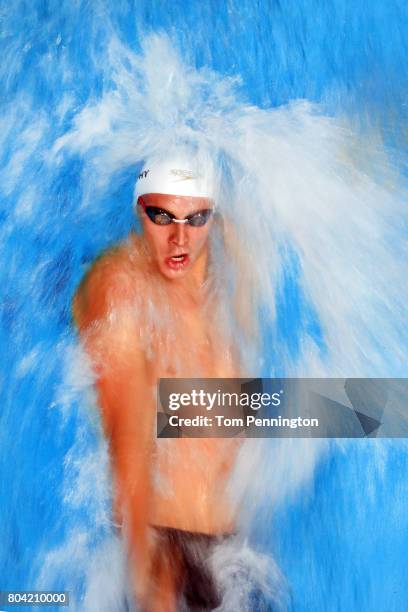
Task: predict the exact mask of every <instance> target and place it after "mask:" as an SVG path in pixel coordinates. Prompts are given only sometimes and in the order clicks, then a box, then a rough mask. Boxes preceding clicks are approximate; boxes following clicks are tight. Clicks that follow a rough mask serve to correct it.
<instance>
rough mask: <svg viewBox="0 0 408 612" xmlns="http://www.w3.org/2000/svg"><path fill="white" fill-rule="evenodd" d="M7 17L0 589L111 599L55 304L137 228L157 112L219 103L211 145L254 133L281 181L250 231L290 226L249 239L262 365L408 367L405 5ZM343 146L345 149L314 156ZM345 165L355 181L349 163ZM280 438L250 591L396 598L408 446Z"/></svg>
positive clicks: (233, 4)
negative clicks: (255, 269) (257, 266)
mask: <svg viewBox="0 0 408 612" xmlns="http://www.w3.org/2000/svg"><path fill="white" fill-rule="evenodd" d="M0 24H1V25H0V32H1V36H0V48H1V56H2V62H1V66H0V72H1V83H2V87H1V104H2V113H1V116H0V125H1V129H0V140H1V156H2V158H1V168H0V172H1V180H0V233H1V241H0V249H1V256H2V262H3V265H2V266H1V271H0V276H1V287H2V307H1V325H0V350H1V353H2V363H3V368H2V374H1V389H2V401H1V408H0V422H1V426H0V474H1V477H0V542H1V545H0V588H1V589H3V590H14V589H20V590H28V589H32V588H44V589H47V590H51V589H53V590H60V589H61V590H69V591H70V592H71V597H72V602H73V609H77V610H81V611H82V610H95V611H96V610H98V611H99V610H105V609H106V610H115V609H117V610H120V609H121V604H120V601H121V597H123V588H124V587H123V584H124V579H123V573H124V570H123V566H122V561H121V559H122V557H121V554H120V544H118V543H117V542H116V540H112V536H111V533H110V523H109V520H110V514H109V478H108V468H107V456H106V448H105V447H104V445H103V442H102V441H101V435H100V431H99V429H98V422H97V419H96V418H90V416H89V415H90V414H96V413H92V412H91V411H89V410H88V407H89V406H90V405H92V404H93V403H94V398H93V396H92V390H91V384H90V380H91V379H90V375H89V373H87V372H86V371H84V369H83V367H82V366H81V365H80V364H81V363H82V362H81V356H80V354H79V348H78V345H77V340H76V337H75V333H74V331H73V329H72V327H71V314H70V302H71V299H72V296H73V293H74V291H75V288H76V286H77V285H78V282H79V280H80V279H81V277H82V275H83V274H84V271H85V270H86V269H87V266H88V265H89V263H90V262H91V261H92V260H93V259H94V258H95V257H96V255H97V254H98V253H100V251H101V250H103V249H104V248H106V247H107V246H109V245H111V244H114V243H116V242H117V241H118V240H120V239H121V238H123V237H124V236H126V234H127V233H128V231H129V228H130V227H134V226H135V220H134V216H133V212H132V206H131V202H132V192H133V185H134V180H135V177H136V175H137V172H138V168H139V167H140V164H141V162H142V159H143V152H144V151H145V149H144V148H143V146H144V145H143V143H144V142H147V143H150V144H151V143H152V142H154V141H155V139H156V138H157V137H158V134H160V133H162V132H163V126H165V127H166V126H167V127H168V128H169V129H173V130H177V129H185V130H187V129H192V130H193V131H194V129H199V130H201V131H203V133H205V130H206V129H208V130H209V131H211V130H213V132H212V136H211V138H212V139H213V141H214V142H216V141H217V138H218V137H221V136H220V135H219V134H218V132H217V129H216V128H213V127H211V126H213V123H212V122H214V121H215V118H218V119H219V118H220V117H221V119H220V121H222V122H223V123H222V126H223V128H224V127H225V128H226V129H225V131H224V129H223V130H219V132H221V131H222V132H223V141H222V144H223V146H224V147H225V149H226V150H229V151H230V152H231V151H233V150H234V149H235V148H236V143H237V142H240V143H242V142H243V141H244V140H245V138H248V142H249V145H248V146H249V149H248V151H247V152H246V153H245V151H241V152H240V153H239V154H238V153H237V156H238V157H237V161H238V162H239V163H241V164H242V167H244V168H248V169H250V170H251V171H252V172H253V176H255V177H259V180H260V184H262V185H266V183H265V182H262V181H265V180H266V179H265V177H264V176H263V166H264V165H265V159H267V160H268V163H270V165H271V168H272V170H273V168H274V167H276V168H277V170H276V172H277V175H276V177H275V179H276V180H275V182H274V183H273V185H278V183H279V180H278V179H279V177H283V179H282V185H281V186H279V187H276V190H277V191H276V194H275V195H274V196H273V197H274V198H275V200H276V207H275V208H271V209H270V210H269V212H268V208H267V206H268V204H267V203H265V204H264V205H265V207H266V208H265V209H263V211H264V212H266V215H265V216H263V217H262V218H263V219H265V218H267V219H268V220H269V221H268V222H269V223H270V225H271V233H270V234H265V236H273V232H274V231H275V228H274V227H272V226H273V225H274V220H275V219H276V220H279V227H280V230H279V236H280V237H281V234H282V235H284V234H285V233H286V234H285V235H287V237H288V238H287V243H285V241H284V240H283V241H282V244H281V248H282V251H279V256H278V255H277V254H276V252H275V251H274V250H273V248H272V246H271V244H269V243H268V244H266V243H265V242H264V243H263V246H262V248H261V250H262V249H263V252H262V253H261V254H260V255H259V258H260V261H261V262H263V264H262V265H264V268H262V269H263V270H268V266H269V265H270V269H271V276H272V275H274V279H275V280H276V283H275V284H274V285H273V287H272V289H271V291H273V292H274V303H275V304H276V316H275V313H272V311H271V308H270V307H269V306H268V304H270V303H269V302H268V300H267V299H266V300H265V302H268V304H266V305H265V303H264V304H260V309H259V310H260V317H261V320H262V331H263V334H262V336H263V340H262V351H261V352H262V359H263V360H262V363H261V365H259V374H262V375H265V376H267V375H277V376H282V375H284V374H285V373H291V374H292V375H293V373H306V374H307V375H311V374H312V373H313V372H315V371H316V372H318V373H321V372H324V373H326V374H329V375H352V376H358V375H362V376H381V375H383V376H406V375H407V366H406V363H407V354H408V351H407V331H406V316H405V312H404V309H403V306H404V304H405V301H406V298H407V294H408V291H407V286H406V284H404V283H406V278H405V276H404V270H405V266H406V258H407V252H406V229H407V217H406V212H405V211H404V209H403V205H404V203H405V195H406V184H405V181H406V162H407V154H408V151H407V145H406V137H405V133H404V126H405V125H406V123H407V119H408V117H407V114H408V111H407V105H406V91H407V85H408V46H407V43H406V39H407V31H408V10H407V8H406V6H405V4H404V3H403V2H402V1H400V0H392V1H390V2H384V1H383V0H373V1H372V2H371V3H370V4H369V5H368V4H367V3H366V2H363V1H362V0H356V1H354V2H351V1H350V0H327V1H326V2H321V1H319V0H286V1H285V2H281V1H279V0H268V1H266V2H254V1H253V0H252V1H250V0H240V1H238V0H221V1H220V2H216V1H215V0H208V1H206V2H199V1H198V0H194V1H192V0H191V1H187V2H181V1H180V0H174V1H171V2H170V1H169V0H160V1H154V0H138V1H137V2H136V1H130V0H129V1H125V0H117V1H116V2H113V1H112V0H106V1H102V0H95V1H94V2H86V1H84V0H74V1H71V2H68V1H66V0H62V1H60V2H55V1H54V2H47V1H39V0H38V1H37V2H25V1H22V0H16V1H14V2H13V3H6V2H3V3H1V4H0ZM172 54H174V55H172ZM182 70H185V72H184V73H183V74H182V75H181V76H180V74H181V71H182ZM156 73H157V74H159V75H160V78H161V79H162V80H161V82H160V83H155V82H154V75H155V74H156ZM166 75H167V77H169V79H170V76H171V77H172V81H171V82H170V80H169V82H167V84H166V86H165V88H164V89H163V87H164V86H163V82H165V78H166ZM126 79H129V82H128V81H127V80H126ZM149 79H151V81H149ZM165 94H167V95H168V103H165V102H164V101H163V97H165ZM299 100H306V101H308V103H310V104H311V105H312V106H308V105H304V103H303V102H297V103H295V104H293V101H299ZM143 104H146V106H143ZM287 105H289V106H287ZM313 105H315V106H313ZM95 109H96V110H95ZM87 113H89V114H87ZM263 113H265V114H263ZM203 117H204V119H203ZM218 119H217V120H218ZM205 121H207V123H205ZM200 122H201V123H200ZM220 125H221V124H220ZM180 126H183V127H180ZM265 126H267V127H266V130H265ZM269 126H271V127H270V128H269ZM280 126H283V127H282V128H280ZM296 126H297V127H296ZM269 129H270V131H268V130H269ZM214 134H215V135H214ZM350 134H352V135H351V136H350ZM262 135H265V137H266V140H267V143H266V144H265V142H264V141H263V140H262ZM349 138H350V140H349ZM251 139H252V140H251ZM270 143H272V144H270ZM339 143H340V144H339ZM286 145H287V146H288V147H289V148H288V149H287V150H286V149H285V146H286ZM340 145H341V146H342V147H343V149H342V150H343V152H344V151H345V150H347V155H348V157H347V162H345V163H344V164H343V165H342V163H340V162H338V165H336V164H337V161H336V162H332V161H330V162H327V163H326V162H325V161H324V160H325V159H326V153H327V152H329V153H330V154H331V153H332V152H333V151H334V150H337V149H336V148H335V147H337V146H340ZM261 146H262V147H265V148H264V149H262V150H261ZM265 151H266V152H267V155H266V158H265V154H264V152H265ZM350 151H351V152H350ZM329 153H328V154H329ZM257 155H259V157H257ZM344 155H346V154H344ZM245 156H246V157H245ZM244 158H245V159H244ZM246 163H247V164H248V166H245V164H246ZM279 164H281V165H279ZM353 167H358V168H359V172H360V174H359V175H358V177H359V178H358V180H357V179H355V175H354V174H353V172H350V173H349V174H344V173H346V172H349V171H350V168H353ZM384 168H385V169H384ZM347 169H348V170H347ZM272 170H271V171H272ZM248 171H249V170H248ZM269 171H270V168H269V167H268V169H267V170H266V171H265V174H268V172H269ZM363 176H364V177H366V178H365V179H364V180H363V178H362V177H363ZM303 179H304V180H303ZM271 180H272V179H271ZM353 180H355V181H356V182H355V183H353ZM365 180H366V182H364V181H365ZM291 181H293V182H294V186H293V192H290V191H289V192H286V191H285V189H286V188H285V184H286V183H290V182H291ZM308 181H309V183H308ZM308 184H310V185H312V187H311V188H310V193H309V192H307V193H306V195H304V196H303V195H302V194H303V192H304V191H305V185H308ZM272 187H273V186H272ZM353 194H356V195H355V197H356V200H355V201H354V200H353V201H351V200H350V205H349V206H348V204H347V203H348V201H349V200H348V199H349V198H351V197H354V195H353ZM303 197H304V198H305V199H304V200H302V198H303ZM296 198H298V199H296ZM311 200H313V202H312V203H311ZM289 201H291V202H292V201H293V202H298V204H297V205H298V208H297V209H294V210H291V209H290V207H288V205H287V203H288V202H289ZM327 202H331V203H333V206H334V207H336V206H337V209H336V210H338V211H339V212H338V213H336V214H334V216H333V217H332V216H330V214H326V213H327V209H328V206H327ZM261 205H262V203H261ZM274 206H275V204H274ZM308 206H310V208H308ZM342 207H343V208H342ZM365 207H366V208H365ZM304 211H305V212H304ZM303 212H304V215H305V216H304V217H303V218H302V214H303ZM312 213H313V214H312ZM242 214H243V215H245V214H247V215H248V216H247V217H243V219H244V220H247V221H248V219H254V213H253V211H252V212H251V211H249V212H248V213H245V212H243V213H242ZM353 223H354V224H355V225H353ZM365 223H367V225H364V224H365ZM266 224H267V223H266ZM302 228H304V234H305V235H306V236H304V235H303V232H302V231H301V230H302ZM382 230H383V234H381V231H382ZM251 231H252V230H251ZM253 231H254V232H256V231H257V230H256V229H254V230H253ZM331 232H332V233H331ZM365 235H366V236H367V239H365V238H364V236H365ZM254 236H257V234H254ZM308 236H310V238H309V237H308ZM325 236H326V237H327V236H328V238H327V239H326V238H324V237H325ZM274 253H275V255H276V261H279V262H280V264H279V269H277V270H272V269H273V267H274V261H275V260H274V257H275V255H274ZM262 258H263V259H262ZM330 266H331V267H330ZM325 271H326V272H327V276H324V274H323V273H324V272H325ZM319 279H320V280H319ZM342 283H343V285H342ZM336 287H340V288H341V287H343V289H342V293H338V294H337V293H335V288H336ZM345 287H346V288H347V291H348V299H347V300H346V301H345V302H344V303H343V302H342V296H344V293H345V291H346V289H344V288H345ZM332 291H334V294H333V295H332V294H331V292H332ZM339 291H340V289H339ZM268 295H270V294H268ZM385 296H386V297H385ZM314 368H316V369H314ZM295 442H296V441H294V443H289V442H288V443H287V445H285V444H280V445H279V446H278V445H276V444H274V443H273V441H271V440H267V441H263V442H262V453H261V454H260V456H259V465H258V467H257V470H258V471H257V479H256V480H257V492H256V495H255V494H254V498H253V499H254V504H253V507H252V508H251V511H250V514H249V517H250V518H249V527H248V537H249V541H250V544H251V547H252V548H253V549H254V550H255V551H257V552H258V553H259V554H262V553H265V554H267V556H269V557H271V558H273V559H274V560H275V562H276V564H277V566H278V567H279V572H274V573H273V574H272V573H271V575H270V582H271V584H272V583H273V584H274V585H275V586H276V584H277V583H279V585H278V586H279V588H280V591H281V597H280V598H279V599H276V598H275V599H274V598H273V597H272V596H269V595H265V597H266V599H267V609H270V610H273V609H275V608H279V609H287V610H293V611H294V612H303V611H310V610H313V612H315V611H316V612H326V611H330V612H331V611H343V610H347V611H354V610H356V611H357V610H364V611H374V610H375V611H376V612H379V611H382V610H384V611H387V612H388V611H390V610H395V611H400V610H405V609H406V608H407V605H408V586H407V582H406V580H404V578H405V576H404V568H405V557H406V551H407V547H408V514H407V512H406V511H405V508H406V507H407V503H408V480H407V476H406V474H407V468H408V448H407V444H406V442H405V441H404V440H399V441H398V440H357V441H352V440H350V441H343V442H342V443H337V442H335V441H331V442H330V443H327V444H326V443H321V444H320V443H317V442H316V444H304V445H303V444H300V443H295ZM260 444H261V442H260ZM98 576H102V577H104V578H103V580H100V581H98ZM109 581H110V582H109ZM104 589H105V590H104ZM278 590H279V589H278ZM268 597H269V599H268ZM231 605H232V604H231ZM251 605H252V607H253V608H254V609H256V608H257V607H259V609H261V608H260V603H259V602H258V604H257V603H256V600H255V599H254V600H252V604H251ZM104 606H105V607H104ZM226 606H227V607H226V609H228V601H227V602H226ZM4 609H7V607H4ZM23 609H24V608H23Z"/></svg>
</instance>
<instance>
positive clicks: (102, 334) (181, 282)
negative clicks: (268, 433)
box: [73, 156, 240, 612]
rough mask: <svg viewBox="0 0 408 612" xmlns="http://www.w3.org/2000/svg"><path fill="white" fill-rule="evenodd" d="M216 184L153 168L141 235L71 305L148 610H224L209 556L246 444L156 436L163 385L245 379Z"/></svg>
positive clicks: (142, 192)
mask: <svg viewBox="0 0 408 612" xmlns="http://www.w3.org/2000/svg"><path fill="white" fill-rule="evenodd" d="M208 174H209V173H208ZM212 181H213V179H212V178H211V177H209V176H207V175H205V172H204V173H203V171H202V169H200V170H197V167H196V166H195V163H194V159H188V158H186V157H184V158H183V157H182V156H181V157H179V158H178V157H177V156H176V157H173V158H172V159H171V160H159V161H153V162H151V163H148V164H147V165H146V166H145V168H144V170H143V171H142V172H141V174H140V176H139V178H138V181H137V183H136V190H135V204H136V208H137V214H138V215H139V217H140V221H141V226H142V234H141V235H137V234H135V233H131V234H130V235H129V237H128V239H127V240H126V241H125V242H124V243H123V244H121V245H119V246H118V247H116V248H114V249H112V250H110V251H108V252H106V253H105V254H103V255H102V256H101V257H100V258H99V259H98V260H97V261H96V262H95V263H94V264H93V265H92V267H91V269H90V270H89V271H88V273H87V274H86V276H85V278H84V280H83V281H82V283H81V285H80V287H79V289H78V290H77V292H76V295H75V297H74V301H73V314H74V319H75V322H76V325H77V327H78V330H79V334H80V337H81V340H82V342H83V345H84V347H85V349H86V351H87V353H88V355H89V356H90V359H91V363H92V365H93V369H94V372H95V377H96V388H97V392H98V404H99V407H100V412H101V418H102V424H103V429H104V433H105V435H106V437H107V440H108V442H109V450H110V457H111V464H112V473H113V483H114V491H115V499H114V503H115V508H114V511H115V516H116V521H117V522H118V523H119V524H120V525H121V526H122V530H123V533H124V536H125V538H126V541H127V543H128V551H129V568H130V573H131V582H132V586H133V589H134V595H135V599H136V601H137V602H138V605H140V606H141V607H142V609H143V610H147V611H148V612H155V611H160V612H167V611H168V612H171V611H173V610H177V609H178V607H179V606H180V605H181V602H182V601H183V602H184V603H183V605H187V607H188V609H190V610H211V609H214V608H216V607H217V606H219V605H220V602H221V597H220V593H219V592H218V589H217V580H216V577H214V576H213V575H212V573H211V569H210V566H209V563H208V559H209V556H210V555H211V551H212V549H213V548H214V546H215V545H216V544H217V543H218V542H220V541H223V540H224V539H225V538H226V537H228V536H229V535H230V534H232V533H233V531H234V529H235V526H234V512H235V511H234V508H233V507H232V505H231V503H230V501H229V500H228V498H227V495H226V484H227V482H228V478H229V476H230V472H231V469H232V466H233V464H234V460H235V455H236V452H237V450H238V448H239V442H240V441H239V440H238V439H230V440H226V439H219V438H218V439H217V438H205V439H204V438H201V439H197V438H196V439H188V438H181V439H157V438H156V435H155V423H156V387H157V381H158V380H159V378H170V377H174V378H176V377H178V378H181V377H183V378H193V377H195V378H197V377H200V378H216V377H218V378H221V377H222V378H233V377H238V376H239V374H240V373H239V368H238V359H237V357H236V351H235V349H234V347H233V346H232V345H231V341H230V338H227V337H226V336H225V334H224V333H223V329H221V327H220V326H217V324H216V321H217V316H216V314H217V308H218V306H219V304H218V301H217V297H216V292H214V291H212V290H211V282H210V279H209V266H210V255H211V254H210V240H209V239H210V235H211V233H212V232H213V231H214V225H215V224H216V223H217V222H218V221H217V218H216V217H217V215H216V211H215V202H214V194H213V191H214V189H213V183H212Z"/></svg>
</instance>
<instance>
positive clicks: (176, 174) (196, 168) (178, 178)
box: [135, 156, 215, 201]
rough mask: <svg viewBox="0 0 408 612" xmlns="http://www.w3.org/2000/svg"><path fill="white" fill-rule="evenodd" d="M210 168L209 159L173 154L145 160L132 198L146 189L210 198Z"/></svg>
mask: <svg viewBox="0 0 408 612" xmlns="http://www.w3.org/2000/svg"><path fill="white" fill-rule="evenodd" d="M214 191H215V189H214V172H213V168H212V164H211V163H209V160H208V161H207V162H205V161H204V160H203V159H202V160H199V158H194V157H193V158H191V159H188V158H187V157H185V156H182V157H180V156H177V157H173V158H171V159H165V160H163V159H160V160H152V161H150V162H147V163H146V164H145V166H144V167H143V170H142V171H141V173H140V174H139V176H138V179H137V182H136V187H135V200H136V201H137V199H138V198H139V197H140V196H142V195H145V194H147V193H162V194H164V195H179V196H190V197H197V198H211V199H213V198H214Z"/></svg>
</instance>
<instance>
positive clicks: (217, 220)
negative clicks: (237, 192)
mask: <svg viewBox="0 0 408 612" xmlns="http://www.w3.org/2000/svg"><path fill="white" fill-rule="evenodd" d="M213 219H214V224H215V225H216V227H217V228H218V229H219V230H220V231H221V233H222V234H224V218H223V216H222V214H221V213H220V212H219V211H218V210H216V211H215V213H214V215H213Z"/></svg>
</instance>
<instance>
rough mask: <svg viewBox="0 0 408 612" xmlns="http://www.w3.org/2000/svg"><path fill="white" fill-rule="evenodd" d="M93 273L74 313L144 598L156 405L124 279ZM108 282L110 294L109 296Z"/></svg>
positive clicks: (137, 584)
mask: <svg viewBox="0 0 408 612" xmlns="http://www.w3.org/2000/svg"><path fill="white" fill-rule="evenodd" d="M105 276H106V275H104V277H103V278H99V279H98V278H96V279H95V275H94V276H91V277H90V279H87V281H86V282H85V283H84V284H83V285H82V286H81V287H80V289H79V290H78V292H77V294H76V296H75V298H74V302H73V315H74V320H75V322H76V324H77V326H78V330H79V333H80V336H81V339H82V341H83V344H84V347H85V349H86V351H87V353H88V355H89V356H90V359H91V362H92V365H93V368H94V371H95V374H96V388H97V391H98V399H99V407H100V410H101V416H102V422H103V426H104V430H105V434H106V436H107V438H108V441H109V445H110V452H111V458H112V467H113V472H114V484H115V489H116V505H117V509H118V510H119V511H120V513H121V515H122V520H123V529H124V531H125V533H126V537H127V540H128V543H129V553H130V558H131V568H132V573H133V582H134V586H135V591H136V594H137V596H138V597H139V598H140V599H141V598H142V597H143V595H144V593H145V591H146V589H147V576H148V573H149V566H150V550H149V542H148V532H147V527H148V522H149V502H150V491H151V486H150V482H151V475H150V466H151V452H152V440H153V427H154V420H155V409H154V406H152V405H151V404H152V396H151V392H150V391H149V381H148V372H146V371H145V370H146V366H145V360H144V359H143V353H142V350H141V347H140V346H139V345H138V335H139V329H138V325H137V323H136V322H135V319H134V316H132V313H131V311H130V310H129V309H127V308H125V307H124V302H123V298H124V291H125V288H124V284H123V282H122V283H121V286H120V288H119V290H118V291H115V278H113V277H111V279H110V281H109V282H108V281H107V280H106V277H105ZM106 287H109V292H110V295H108V296H107V295H106V291H105V290H104V288H105V289H106Z"/></svg>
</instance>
